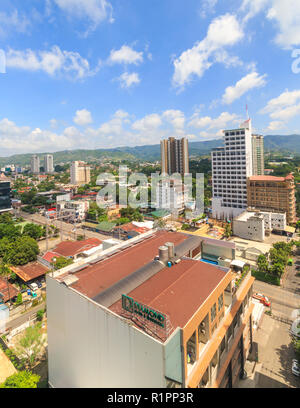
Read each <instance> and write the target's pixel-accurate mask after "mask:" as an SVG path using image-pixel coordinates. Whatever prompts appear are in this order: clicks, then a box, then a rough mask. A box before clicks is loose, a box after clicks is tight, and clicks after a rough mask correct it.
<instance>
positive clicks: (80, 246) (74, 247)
mask: <svg viewBox="0 0 300 408" xmlns="http://www.w3.org/2000/svg"><path fill="white" fill-rule="evenodd" d="M101 244H102V241H101V240H100V239H98V238H88V239H85V240H82V241H63V242H60V243H59V244H58V245H56V247H54V248H53V249H52V250H51V251H48V252H46V253H45V254H44V255H43V259H44V260H46V261H47V262H50V263H51V262H52V259H53V258H59V257H61V256H63V257H65V258H72V259H76V258H77V257H78V256H79V255H81V254H82V253H83V252H84V251H87V250H90V249H92V248H98V249H101V248H102V246H101Z"/></svg>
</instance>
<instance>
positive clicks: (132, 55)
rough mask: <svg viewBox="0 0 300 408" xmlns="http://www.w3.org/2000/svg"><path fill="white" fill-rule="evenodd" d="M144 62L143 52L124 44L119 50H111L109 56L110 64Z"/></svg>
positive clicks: (136, 63)
mask: <svg viewBox="0 0 300 408" xmlns="http://www.w3.org/2000/svg"><path fill="white" fill-rule="evenodd" d="M141 62H143V52H142V51H141V52H138V51H135V50H134V49H133V48H131V47H129V46H128V45H123V46H122V47H121V48H120V49H119V50H111V52H110V56H109V58H108V63H110V64H135V65H138V64H139V63H141Z"/></svg>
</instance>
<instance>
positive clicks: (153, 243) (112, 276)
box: [72, 231, 188, 298]
mask: <svg viewBox="0 0 300 408" xmlns="http://www.w3.org/2000/svg"><path fill="white" fill-rule="evenodd" d="M187 238H188V237H187V236H186V235H184V234H182V233H179V232H168V231H159V232H157V233H156V234H154V235H153V236H152V237H151V238H148V239H146V240H145V241H142V242H140V243H138V244H136V245H132V246H131V247H129V248H126V249H124V250H123V251H121V252H120V253H118V254H117V255H115V256H114V255H112V256H111V257H110V258H107V259H105V260H103V261H100V262H98V263H97V264H95V265H90V266H88V267H87V268H85V269H84V270H82V271H79V272H77V273H76V277H77V278H78V279H79V280H78V281H77V282H75V283H74V284H73V285H72V287H73V288H74V289H76V290H78V291H79V292H81V293H83V294H84V295H86V296H88V297H90V298H93V297H95V296H97V295H98V294H99V293H100V292H102V291H104V290H105V289H107V288H109V287H110V286H112V285H113V284H115V283H116V282H119V281H120V280H121V279H123V278H125V277H126V276H128V275H130V274H131V273H132V272H134V271H135V270H137V269H139V268H141V267H142V266H144V265H146V264H148V263H149V262H150V261H151V260H153V259H154V257H155V256H156V255H158V248H159V246H161V245H163V244H165V243H166V242H174V244H175V245H178V244H180V243H181V242H183V241H185V240H186V239H187Z"/></svg>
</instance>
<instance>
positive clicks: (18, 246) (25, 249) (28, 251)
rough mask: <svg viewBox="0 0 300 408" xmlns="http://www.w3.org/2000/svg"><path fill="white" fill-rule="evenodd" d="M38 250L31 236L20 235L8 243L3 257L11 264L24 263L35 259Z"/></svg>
mask: <svg viewBox="0 0 300 408" xmlns="http://www.w3.org/2000/svg"><path fill="white" fill-rule="evenodd" d="M39 252H40V250H39V247H38V244H37V242H36V241H35V240H34V239H33V238H31V237H28V236H21V237H19V238H17V239H16V240H15V241H14V242H13V243H11V244H10V245H9V247H8V251H7V253H6V255H5V256H4V259H5V260H6V261H7V262H9V263H11V264H12V265H25V264H27V263H28V262H31V261H36V259H37V255H38V254H39Z"/></svg>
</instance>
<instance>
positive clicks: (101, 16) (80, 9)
mask: <svg viewBox="0 0 300 408" xmlns="http://www.w3.org/2000/svg"><path fill="white" fill-rule="evenodd" d="M54 2H55V3H56V5H57V6H58V7H60V8H61V9H62V10H63V11H64V12H66V13H67V14H68V15H69V16H71V17H76V18H87V19H88V20H90V21H91V23H92V26H91V27H90V29H89V30H88V32H89V31H92V30H94V29H95V28H96V27H97V26H98V25H99V24H100V23H101V22H102V21H104V20H108V21H109V22H111V23H112V22H113V21H114V20H113V17H112V5H111V4H110V2H109V1H107V0H54ZM88 32H87V34H88Z"/></svg>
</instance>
